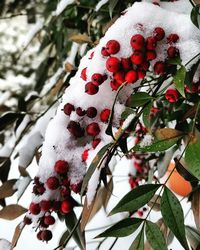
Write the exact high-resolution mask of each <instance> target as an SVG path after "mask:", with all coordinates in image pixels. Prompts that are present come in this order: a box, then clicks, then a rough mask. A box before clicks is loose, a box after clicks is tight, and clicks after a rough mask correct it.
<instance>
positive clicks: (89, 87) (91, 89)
mask: <svg viewBox="0 0 200 250" xmlns="http://www.w3.org/2000/svg"><path fill="white" fill-rule="evenodd" d="M98 91H99V87H98V86H96V85H95V84H94V83H92V82H88V83H87V84H86V85H85V92H86V93H87V94H88V95H95V94H96V93H97V92H98Z"/></svg>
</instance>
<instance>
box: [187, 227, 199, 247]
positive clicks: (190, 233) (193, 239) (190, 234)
mask: <svg viewBox="0 0 200 250" xmlns="http://www.w3.org/2000/svg"><path fill="white" fill-rule="evenodd" d="M185 229H186V235H187V238H188V241H189V243H190V245H191V247H192V248H193V249H195V250H196V249H199V248H198V247H200V232H199V231H198V230H196V229H195V228H193V227H190V226H186V227H185Z"/></svg>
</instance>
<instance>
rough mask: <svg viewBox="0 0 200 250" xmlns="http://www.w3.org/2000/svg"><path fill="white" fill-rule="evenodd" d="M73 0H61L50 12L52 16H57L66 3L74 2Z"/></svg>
mask: <svg viewBox="0 0 200 250" xmlns="http://www.w3.org/2000/svg"><path fill="white" fill-rule="evenodd" d="M74 2H75V0H61V1H60V2H59V3H58V4H57V7H56V10H55V11H54V12H53V13H52V15H53V16H59V15H60V14H61V13H62V12H63V11H64V10H65V9H66V7H67V6H68V5H70V4H72V3H74Z"/></svg>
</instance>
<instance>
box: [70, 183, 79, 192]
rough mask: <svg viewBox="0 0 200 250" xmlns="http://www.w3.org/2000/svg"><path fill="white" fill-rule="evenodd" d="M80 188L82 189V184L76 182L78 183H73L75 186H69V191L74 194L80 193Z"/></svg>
mask: <svg viewBox="0 0 200 250" xmlns="http://www.w3.org/2000/svg"><path fill="white" fill-rule="evenodd" d="M81 187H82V182H78V183H75V184H71V185H70V188H71V190H72V191H73V192H74V193H76V194H78V193H80V191H81Z"/></svg>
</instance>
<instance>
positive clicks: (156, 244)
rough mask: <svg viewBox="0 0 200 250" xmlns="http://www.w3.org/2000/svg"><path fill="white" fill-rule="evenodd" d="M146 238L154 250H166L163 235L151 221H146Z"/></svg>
mask: <svg viewBox="0 0 200 250" xmlns="http://www.w3.org/2000/svg"><path fill="white" fill-rule="evenodd" d="M146 236H147V240H148V242H149V244H150V245H151V246H152V248H153V249H154V250H161V249H162V250H167V245H166V242H165V239H164V236H163V234H162V233H161V231H160V229H159V227H158V226H157V225H156V224H155V223H153V222H151V221H146Z"/></svg>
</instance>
